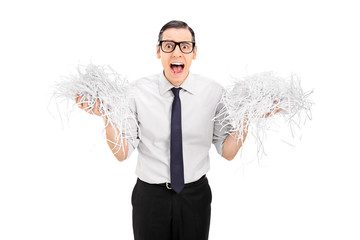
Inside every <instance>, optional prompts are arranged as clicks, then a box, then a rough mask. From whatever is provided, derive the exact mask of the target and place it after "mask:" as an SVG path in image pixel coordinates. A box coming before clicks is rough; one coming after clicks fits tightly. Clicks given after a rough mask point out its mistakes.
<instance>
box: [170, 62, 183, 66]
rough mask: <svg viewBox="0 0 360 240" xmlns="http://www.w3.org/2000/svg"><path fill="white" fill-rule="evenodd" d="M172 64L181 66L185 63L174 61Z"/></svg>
mask: <svg viewBox="0 0 360 240" xmlns="http://www.w3.org/2000/svg"><path fill="white" fill-rule="evenodd" d="M172 65H176V66H181V65H184V64H183V63H172Z"/></svg>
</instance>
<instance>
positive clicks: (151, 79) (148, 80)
mask: <svg viewBox="0 0 360 240" xmlns="http://www.w3.org/2000/svg"><path fill="white" fill-rule="evenodd" d="M159 77H160V73H157V74H153V75H149V76H146V77H142V78H139V79H137V80H135V81H131V82H130V84H131V85H133V86H141V85H148V84H150V85H151V84H155V83H156V84H157V83H158V80H159Z"/></svg>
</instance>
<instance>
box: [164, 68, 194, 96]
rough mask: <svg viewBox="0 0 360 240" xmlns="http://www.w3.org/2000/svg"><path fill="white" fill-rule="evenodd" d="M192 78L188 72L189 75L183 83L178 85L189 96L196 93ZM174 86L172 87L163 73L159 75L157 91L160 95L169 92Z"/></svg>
mask: <svg viewBox="0 0 360 240" xmlns="http://www.w3.org/2000/svg"><path fill="white" fill-rule="evenodd" d="M193 78H194V76H193V74H191V72H189V75H188V76H187V78H186V79H185V80H184V82H183V83H182V84H181V85H180V87H181V88H182V89H184V90H186V91H187V92H189V93H191V94H195V93H196V85H195V83H194V79H193ZM173 87H174V85H172V84H171V83H170V82H169V81H168V80H167V79H166V77H165V75H164V73H161V74H160V78H159V91H160V94H161V95H164V94H165V93H166V92H167V91H169V90H170V89H171V88H173Z"/></svg>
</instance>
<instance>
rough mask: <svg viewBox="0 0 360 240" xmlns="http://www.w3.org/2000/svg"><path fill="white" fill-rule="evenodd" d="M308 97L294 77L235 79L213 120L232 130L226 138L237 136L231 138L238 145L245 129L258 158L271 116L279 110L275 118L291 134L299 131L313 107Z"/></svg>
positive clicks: (264, 74)
mask: <svg viewBox="0 0 360 240" xmlns="http://www.w3.org/2000/svg"><path fill="white" fill-rule="evenodd" d="M311 93H312V91H309V92H304V91H303V90H302V88H301V85H300V78H299V77H298V76H296V75H291V76H290V77H288V78H283V77H280V76H277V75H276V74H275V73H273V72H261V73H257V74H253V75H249V76H246V77H243V78H241V79H240V78H234V79H233V84H232V85H231V86H230V87H228V88H227V89H226V90H225V92H224V94H223V96H222V99H221V101H220V104H221V106H222V109H221V111H220V112H219V114H218V115H217V116H216V117H215V118H214V120H215V121H220V123H221V124H222V125H223V127H227V128H228V129H231V131H230V132H229V134H232V133H236V134H233V136H236V140H237V142H239V141H240V142H241V143H243V142H244V137H245V135H244V134H246V131H247V128H248V130H249V132H250V133H251V134H252V135H253V136H254V137H255V141H256V144H257V149H258V155H260V156H261V155H262V154H263V153H264V148H263V140H264V137H265V135H266V131H267V130H269V129H270V127H271V125H272V123H273V121H274V118H273V117H272V115H274V114H275V112H276V111H277V110H278V109H279V108H280V109H281V111H280V112H279V113H277V114H276V115H280V116H281V117H283V118H284V120H285V121H286V122H287V123H288V125H289V128H290V130H291V131H293V128H294V126H296V127H297V128H300V127H301V124H302V123H305V121H306V119H307V118H308V119H311V106H312V104H313V103H312V102H311V101H310V100H309V98H308V97H309V95H310V94H311ZM229 125H230V127H229Z"/></svg>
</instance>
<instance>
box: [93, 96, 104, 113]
mask: <svg viewBox="0 0 360 240" xmlns="http://www.w3.org/2000/svg"><path fill="white" fill-rule="evenodd" d="M99 107H100V100H99V99H98V100H97V101H96V103H95V105H94V108H93V112H94V114H95V115H98V116H101V115H102V114H101V112H100V110H99Z"/></svg>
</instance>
